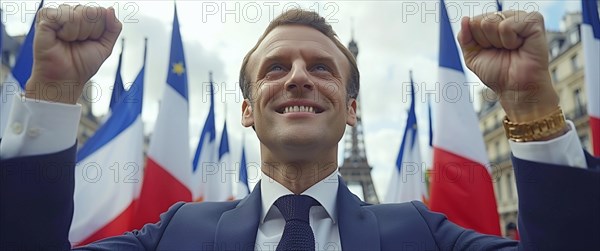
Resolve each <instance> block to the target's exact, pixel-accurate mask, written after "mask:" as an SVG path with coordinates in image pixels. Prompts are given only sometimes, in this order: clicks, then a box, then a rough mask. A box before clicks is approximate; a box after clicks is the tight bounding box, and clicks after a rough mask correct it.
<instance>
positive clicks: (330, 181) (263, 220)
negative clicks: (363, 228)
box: [254, 171, 342, 250]
mask: <svg viewBox="0 0 600 251" xmlns="http://www.w3.org/2000/svg"><path fill="white" fill-rule="evenodd" d="M338 183H339V181H338V172H337V171H335V172H333V173H332V174H330V175H329V176H327V178H325V179H323V180H321V181H319V182H317V183H316V184H314V185H313V186H311V187H310V188H308V189H306V191H304V192H303V193H302V194H303V195H308V196H310V197H312V198H314V199H315V200H317V201H318V202H319V203H321V206H313V207H312V208H311V209H310V212H309V219H310V227H311V228H312V230H313V233H314V235H315V248H316V250H342V245H341V242H340V232H339V229H338V225H337V208H336V207H337V204H336V198H337V190H338ZM288 194H294V193H292V192H291V191H290V190H288V189H287V188H286V187H284V186H283V185H281V184H279V183H278V182H277V181H275V180H273V179H271V178H270V177H269V176H267V175H266V174H265V173H262V177H261V180H260V196H261V199H262V211H261V217H260V222H259V223H258V232H257V233H256V244H255V245H254V249H255V250H275V249H276V248H277V244H278V243H279V240H281V235H282V234H283V228H284V227H285V219H284V218H283V215H281V212H280V211H279V209H278V208H277V207H276V206H274V205H273V203H275V201H276V200H277V199H278V198H279V197H281V196H284V195H288Z"/></svg>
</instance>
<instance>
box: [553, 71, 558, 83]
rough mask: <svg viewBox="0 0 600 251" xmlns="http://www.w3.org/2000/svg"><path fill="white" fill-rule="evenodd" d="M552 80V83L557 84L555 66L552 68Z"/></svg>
mask: <svg viewBox="0 0 600 251" xmlns="http://www.w3.org/2000/svg"><path fill="white" fill-rule="evenodd" d="M552 82H553V83H554V84H558V74H557V73H556V68H554V69H552Z"/></svg>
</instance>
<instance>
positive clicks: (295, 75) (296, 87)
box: [285, 64, 315, 95]
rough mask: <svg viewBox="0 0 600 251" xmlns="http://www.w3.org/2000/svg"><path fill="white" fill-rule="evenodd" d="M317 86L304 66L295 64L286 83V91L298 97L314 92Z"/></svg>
mask: <svg viewBox="0 0 600 251" xmlns="http://www.w3.org/2000/svg"><path fill="white" fill-rule="evenodd" d="M314 88H315V84H314V83H313V82H312V81H311V80H310V76H309V72H308V71H307V70H306V67H304V65H303V64H294V66H293V68H292V72H291V76H290V78H289V79H288V80H287V81H286V82H285V90H286V91H288V92H292V93H294V94H296V95H299V94H302V93H303V92H304V91H312V90H313V89H314Z"/></svg>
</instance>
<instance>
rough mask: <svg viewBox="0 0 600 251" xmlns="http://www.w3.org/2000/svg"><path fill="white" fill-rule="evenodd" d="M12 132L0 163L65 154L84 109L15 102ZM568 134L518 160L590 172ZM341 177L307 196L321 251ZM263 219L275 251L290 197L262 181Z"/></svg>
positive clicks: (519, 150)
mask: <svg viewBox="0 0 600 251" xmlns="http://www.w3.org/2000/svg"><path fill="white" fill-rule="evenodd" d="M14 100H15V103H14V105H13V108H12V111H11V114H10V115H9V119H8V124H7V125H8V126H7V129H6V131H5V132H4V135H3V137H2V142H1V143H0V158H12V157H20V156H29V155H39V154H48V153H54V152H58V151H62V150H65V149H67V148H69V147H71V146H73V144H75V139H76V135H77V127H78V124H79V117H80V113H81V106H79V105H67V104H58V103H48V102H44V101H33V100H27V99H23V100H19V99H14ZM567 124H568V125H569V127H570V130H569V132H567V133H566V134H565V135H562V136H560V137H558V138H555V139H553V140H549V141H543V142H525V143H517V142H512V141H511V142H510V143H509V144H510V147H511V150H512V153H513V154H514V155H515V157H517V158H520V159H524V160H529V161H535V162H540V163H546V164H558V165H567V166H573V167H580V168H586V167H587V163H586V159H585V155H584V153H583V150H582V147H581V143H580V142H579V137H577V132H576V131H575V126H574V125H573V123H572V122H571V121H567ZM337 176H338V172H337V171H336V172H333V173H332V174H331V175H329V176H328V177H327V178H325V179H323V180H321V181H320V182H318V183H317V184H315V185H314V186H312V187H310V188H309V189H308V190H306V191H305V192H304V193H302V194H305V195H308V196H311V197H313V198H314V199H316V200H317V201H319V203H321V206H314V207H312V208H311V210H310V214H309V218H310V226H311V228H312V229H313V232H314V234H315V247H316V249H317V250H341V249H342V248H341V244H340V234H339V229H338V224H337V208H336V197H337V189H338V178H337ZM260 186H261V198H262V214H261V219H260V222H259V227H258V231H257V235H256V245H255V249H256V250H275V248H276V247H277V244H278V243H279V240H280V239H281V235H282V233H283V228H284V226H285V220H284V219H283V216H282V215H281V213H280V212H279V210H278V209H277V207H275V206H273V203H274V202H275V200H277V198H279V197H281V196H283V195H287V194H292V192H291V191H289V190H288V189H287V188H285V187H284V186H282V185H281V184H279V183H277V182H276V181H274V180H272V179H270V178H269V177H268V176H266V175H264V174H263V176H262V181H261V183H260Z"/></svg>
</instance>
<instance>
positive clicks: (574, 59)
mask: <svg viewBox="0 0 600 251" xmlns="http://www.w3.org/2000/svg"><path fill="white" fill-rule="evenodd" d="M571 70H573V72H576V71H577V70H579V55H577V54H575V55H573V56H572V57H571Z"/></svg>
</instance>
